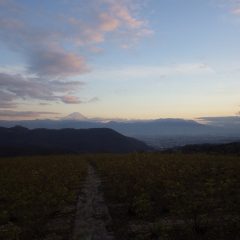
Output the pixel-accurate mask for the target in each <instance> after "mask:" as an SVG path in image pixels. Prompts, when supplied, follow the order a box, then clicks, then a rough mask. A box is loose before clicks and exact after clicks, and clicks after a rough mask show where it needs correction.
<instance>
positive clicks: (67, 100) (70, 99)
mask: <svg viewBox="0 0 240 240" xmlns="http://www.w3.org/2000/svg"><path fill="white" fill-rule="evenodd" d="M61 100H62V101H63V102H64V103H67V104H79V103H81V101H80V100H79V98H78V97H76V96H70V95H65V96H62V97H61Z"/></svg>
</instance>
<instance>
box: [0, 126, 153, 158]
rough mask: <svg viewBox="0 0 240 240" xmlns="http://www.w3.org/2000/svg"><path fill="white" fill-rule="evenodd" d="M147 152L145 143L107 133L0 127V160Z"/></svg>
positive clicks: (98, 130)
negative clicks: (26, 157)
mask: <svg viewBox="0 0 240 240" xmlns="http://www.w3.org/2000/svg"><path fill="white" fill-rule="evenodd" d="M149 150H151V148H150V147H148V146H147V145H146V144H145V143H143V142H141V141H139V140H136V139H134V138H130V137H126V136H123V135H122V134H119V133H118V132H116V131H114V130H111V129H107V128H100V129H95V128H93V129H60V130H56V129H55V130H53V129H33V130H29V129H27V128H24V127H21V126H16V127H12V128H3V127H0V156H10V155H13V156H18V155H32V154H60V153H128V152H137V151H149Z"/></svg>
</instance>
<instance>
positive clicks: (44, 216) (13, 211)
mask: <svg viewBox="0 0 240 240" xmlns="http://www.w3.org/2000/svg"><path fill="white" fill-rule="evenodd" d="M85 173H86V162H85V160H84V157H82V158H79V157H76V156H48V157H46V156H45V157H36V156H35V157H18V158H6V159H0V239H4V240H23V239H24V240H28V239H29V240H30V239H31V240H32V239H52V240H54V239H59V240H60V239H66V238H67V236H68V235H69V234H70V232H71V229H70V228H71V221H72V219H73V216H74V211H75V205H76V201H77V195H78V193H79V189H80V183H81V181H82V180H84V179H85Z"/></svg>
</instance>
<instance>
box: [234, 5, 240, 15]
mask: <svg viewBox="0 0 240 240" xmlns="http://www.w3.org/2000/svg"><path fill="white" fill-rule="evenodd" d="M232 13H233V14H235V15H240V7H237V8H235V9H233V10H232Z"/></svg>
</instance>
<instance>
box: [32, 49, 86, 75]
mask: <svg viewBox="0 0 240 240" xmlns="http://www.w3.org/2000/svg"><path fill="white" fill-rule="evenodd" d="M31 57H32V60H31V62H32V66H31V71H32V72H35V73H38V74H39V75H43V76H61V77H68V76H74V75H78V74H79V75H80V74H83V73H86V72H88V71H89V67H88V66H87V64H86V61H85V59H84V58H83V57H81V56H78V55H76V54H73V53H66V52H54V51H50V50H49V51H45V52H44V51H40V52H34V53H33V54H32V56H31Z"/></svg>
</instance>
